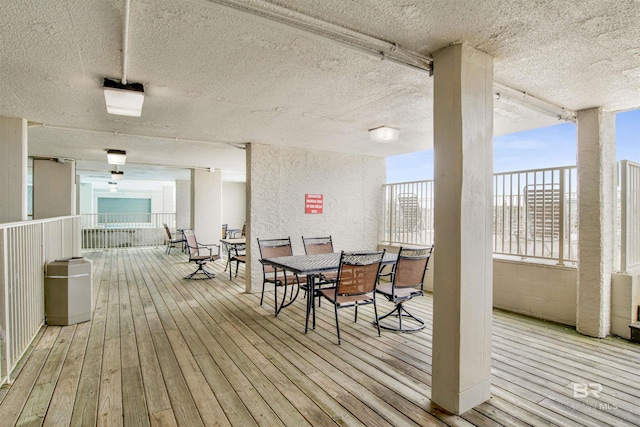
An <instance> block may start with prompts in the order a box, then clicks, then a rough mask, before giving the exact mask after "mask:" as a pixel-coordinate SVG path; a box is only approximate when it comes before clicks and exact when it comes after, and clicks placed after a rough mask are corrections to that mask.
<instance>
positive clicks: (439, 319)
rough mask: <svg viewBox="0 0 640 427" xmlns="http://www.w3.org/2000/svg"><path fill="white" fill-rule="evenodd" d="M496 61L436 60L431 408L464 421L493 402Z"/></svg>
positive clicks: (449, 51) (445, 55)
mask: <svg viewBox="0 0 640 427" xmlns="http://www.w3.org/2000/svg"><path fill="white" fill-rule="evenodd" d="M492 86H493V59H492V58H491V57H490V56H489V55H487V54H484V53H482V52H479V51H476V50H474V49H472V48H470V47H468V46H466V45H455V46H450V47H447V48H445V49H442V50H440V51H438V52H436V53H435V54H434V149H435V162H434V163H435V200H436V202H435V251H436V256H435V257H434V309H433V360H432V364H433V390H432V397H431V398H432V401H433V402H434V403H435V404H436V405H438V406H440V407H442V408H443V409H445V410H446V411H448V412H452V413H455V414H460V413H463V412H466V411H467V410H469V409H471V408H473V407H474V406H476V405H479V404H480V403H482V402H484V401H486V400H487V399H489V398H490V388H491V383H490V377H491V309H492V281H493V263H492V248H491V224H492V211H491V201H492V194H493V186H492V179H491V178H492V173H493V91H492Z"/></svg>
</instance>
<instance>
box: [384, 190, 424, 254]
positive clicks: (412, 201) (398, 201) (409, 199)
mask: <svg viewBox="0 0 640 427" xmlns="http://www.w3.org/2000/svg"><path fill="white" fill-rule="evenodd" d="M383 187H384V192H385V208H384V217H383V220H382V221H383V224H384V238H383V240H384V241H386V242H389V243H409V244H413V245H430V244H432V243H433V212H434V211H433V181H414V182H403V183H399V184H386V185H384V186H383Z"/></svg>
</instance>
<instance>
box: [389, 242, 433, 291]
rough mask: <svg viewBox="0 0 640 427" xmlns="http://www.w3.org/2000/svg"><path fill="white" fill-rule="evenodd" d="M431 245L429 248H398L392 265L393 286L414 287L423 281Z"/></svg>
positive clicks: (431, 250) (431, 249)
mask: <svg viewBox="0 0 640 427" xmlns="http://www.w3.org/2000/svg"><path fill="white" fill-rule="evenodd" d="M432 252H433V246H431V247H429V248H419V249H412V248H403V247H401V248H400V251H399V252H398V260H397V261H396V265H395V266H394V275H393V286H394V287H395V288H415V287H417V286H420V288H422V286H423V285H422V283H423V282H424V275H425V273H426V271H427V266H428V265H429V259H430V258H431V253H432Z"/></svg>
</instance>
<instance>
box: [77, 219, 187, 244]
mask: <svg viewBox="0 0 640 427" xmlns="http://www.w3.org/2000/svg"><path fill="white" fill-rule="evenodd" d="M165 223H166V224H167V225H168V226H169V228H170V229H173V230H175V228H176V214H175V213H101V214H82V248H83V249H114V248H127V247H139V246H162V245H164V243H165V239H166V233H165V231H164V224H165Z"/></svg>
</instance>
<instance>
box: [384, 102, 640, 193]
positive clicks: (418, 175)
mask: <svg viewBox="0 0 640 427" xmlns="http://www.w3.org/2000/svg"><path fill="white" fill-rule="evenodd" d="M616 157H617V159H618V160H631V161H633V162H636V163H640V110H633V111H627V112H622V113H617V114H616ZM575 164H576V126H575V125H574V124H573V123H563V124H559V125H555V126H550V127H546V128H541V129H535V130H531V131H526V132H519V133H514V134H510V135H503V136H496V137H495V138H494V139H493V169H494V172H511V171H518V170H526V169H542V168H549V167H557V166H573V165H575ZM426 179H433V149H431V150H426V151H418V152H415V153H409V154H402V155H399V156H390V157H387V183H394V182H408V181H422V180H426Z"/></svg>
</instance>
